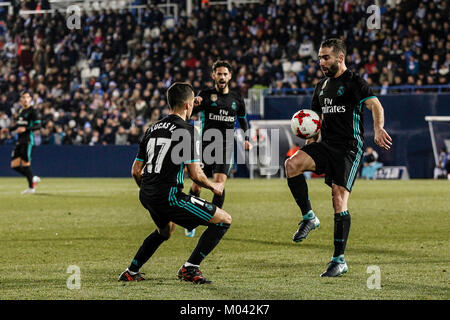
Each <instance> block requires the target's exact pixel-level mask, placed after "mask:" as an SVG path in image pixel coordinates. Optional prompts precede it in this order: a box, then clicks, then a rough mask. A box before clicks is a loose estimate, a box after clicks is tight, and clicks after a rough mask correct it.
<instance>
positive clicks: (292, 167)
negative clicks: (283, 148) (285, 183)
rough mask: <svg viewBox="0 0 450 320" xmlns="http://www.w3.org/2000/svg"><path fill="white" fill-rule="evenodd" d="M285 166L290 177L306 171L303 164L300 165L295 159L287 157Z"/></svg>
mask: <svg viewBox="0 0 450 320" xmlns="http://www.w3.org/2000/svg"><path fill="white" fill-rule="evenodd" d="M284 168H285V169H286V175H287V176H288V177H293V176H296V175H299V174H302V173H303V172H305V171H304V170H303V168H302V166H301V165H299V163H298V162H297V163H296V162H295V161H293V160H292V159H291V158H289V159H287V160H286V161H285V162H284Z"/></svg>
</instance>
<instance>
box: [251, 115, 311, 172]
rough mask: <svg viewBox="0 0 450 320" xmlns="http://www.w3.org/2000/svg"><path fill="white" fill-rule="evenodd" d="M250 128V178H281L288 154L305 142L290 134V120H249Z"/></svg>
mask: <svg viewBox="0 0 450 320" xmlns="http://www.w3.org/2000/svg"><path fill="white" fill-rule="evenodd" d="M250 128H251V129H250V143H251V144H252V146H253V149H252V152H250V157H249V165H248V168H249V173H250V178H252V179H253V178H257V177H265V178H271V177H280V178H283V177H284V176H285V172H284V162H285V160H286V159H287V158H288V157H289V156H290V155H291V154H289V152H291V153H293V152H294V151H295V149H296V148H301V147H302V146H303V145H304V144H305V140H304V139H300V138H299V137H297V136H295V135H294V134H293V133H292V131H291V121H290V120H251V121H250Z"/></svg>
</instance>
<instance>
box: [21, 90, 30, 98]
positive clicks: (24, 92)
mask: <svg viewBox="0 0 450 320" xmlns="http://www.w3.org/2000/svg"><path fill="white" fill-rule="evenodd" d="M26 93H28V94H29V95H30V97H32V96H33V94H32V93H31V91H30V90H27V89H25V90H22V91H21V92H20V96H23V95H24V94H26Z"/></svg>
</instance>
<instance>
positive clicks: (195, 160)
mask: <svg viewBox="0 0 450 320" xmlns="http://www.w3.org/2000/svg"><path fill="white" fill-rule="evenodd" d="M192 162H200V159H194V160H189V161H185V162H184V164H186V163H192Z"/></svg>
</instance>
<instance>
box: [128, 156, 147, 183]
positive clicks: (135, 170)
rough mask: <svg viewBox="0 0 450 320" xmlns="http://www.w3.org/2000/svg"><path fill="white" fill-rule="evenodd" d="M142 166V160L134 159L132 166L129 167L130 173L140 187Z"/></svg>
mask: <svg viewBox="0 0 450 320" xmlns="http://www.w3.org/2000/svg"><path fill="white" fill-rule="evenodd" d="M143 168H144V161H139V160H134V162H133V166H132V167H131V175H132V176H133V178H134V181H136V184H137V185H138V187H139V188H140V187H141V180H142V169H143Z"/></svg>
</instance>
